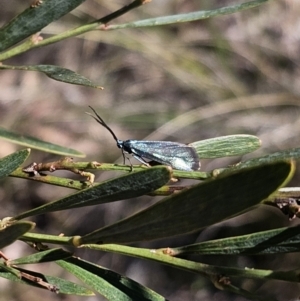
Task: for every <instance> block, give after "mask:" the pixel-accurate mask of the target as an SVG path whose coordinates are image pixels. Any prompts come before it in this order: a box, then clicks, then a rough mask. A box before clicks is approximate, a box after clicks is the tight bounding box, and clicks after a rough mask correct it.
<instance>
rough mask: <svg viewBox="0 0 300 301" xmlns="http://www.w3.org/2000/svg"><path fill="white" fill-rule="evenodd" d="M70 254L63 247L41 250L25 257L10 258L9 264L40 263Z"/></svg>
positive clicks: (63, 257)
mask: <svg viewBox="0 0 300 301" xmlns="http://www.w3.org/2000/svg"><path fill="white" fill-rule="evenodd" d="M70 256H72V254H71V253H69V252H67V251H65V250H63V249H59V248H56V249H50V250H46V251H42V252H38V253H35V254H32V255H29V256H26V257H21V258H18V259H14V260H10V261H9V264H10V265H19V264H32V263H41V262H51V261H55V260H59V259H65V258H68V257H70Z"/></svg>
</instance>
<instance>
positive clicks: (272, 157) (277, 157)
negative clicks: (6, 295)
mask: <svg viewBox="0 0 300 301" xmlns="http://www.w3.org/2000/svg"><path fill="white" fill-rule="evenodd" d="M291 159H292V160H299V159H300V148H292V149H288V150H284V151H281V152H276V153H273V154H269V155H266V156H263V157H259V158H254V159H250V160H247V161H244V162H240V163H239V164H237V165H235V166H233V167H229V168H226V169H224V172H226V173H227V172H232V171H234V170H240V169H243V168H248V167H255V166H259V165H261V164H270V163H273V162H279V161H284V160H291Z"/></svg>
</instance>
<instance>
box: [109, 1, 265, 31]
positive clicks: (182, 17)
mask: <svg viewBox="0 0 300 301" xmlns="http://www.w3.org/2000/svg"><path fill="white" fill-rule="evenodd" d="M268 1H269V0H256V1H249V2H245V3H241V4H235V5H230V6H224V7H221V8H217V9H213V10H201V11H196V12H192V13H187V14H178V15H172V16H164V17H157V18H151V19H146V20H139V21H135V22H131V23H125V24H112V25H108V26H107V27H106V30H115V29H121V28H140V27H150V26H162V25H168V24H178V23H181V22H192V21H197V20H203V19H207V18H212V17H216V16H222V15H228V14H233V13H236V12H239V11H242V10H245V9H251V8H254V7H256V6H258V5H261V4H264V3H266V2H268Z"/></svg>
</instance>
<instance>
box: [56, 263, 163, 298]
mask: <svg viewBox="0 0 300 301" xmlns="http://www.w3.org/2000/svg"><path fill="white" fill-rule="evenodd" d="M57 264H58V265H59V266H61V267H62V268H64V269H66V270H67V271H68V272H70V273H72V274H73V275H75V276H76V277H77V278H79V279H80V280H81V281H82V282H84V283H85V284H87V285H88V286H90V287H91V288H93V289H94V290H96V291H97V292H99V293H100V294H101V295H103V296H104V297H105V298H107V299H108V300H110V301H133V300H137V301H163V300H166V299H165V298H164V297H162V296H161V295H159V294H157V293H155V292H154V291H152V290H150V289H149V288H147V287H144V286H143V285H141V284H139V283H137V282H135V281H133V280H131V279H129V278H127V277H124V276H121V275H120V274H117V273H115V272H113V271H111V270H108V269H105V268H102V267H100V266H98V265H95V264H92V263H90V262H87V261H84V260H81V259H78V258H70V259H67V260H59V261H57Z"/></svg>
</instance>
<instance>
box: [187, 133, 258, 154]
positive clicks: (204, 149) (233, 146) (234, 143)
mask: <svg viewBox="0 0 300 301" xmlns="http://www.w3.org/2000/svg"><path fill="white" fill-rule="evenodd" d="M189 145H191V146H193V147H194V148H195V149H196V151H197V154H198V155H199V157H200V158H201V159H207V158H208V159H212V158H222V157H229V156H241V155H244V154H247V153H251V152H254V151H255V150H257V149H258V148H259V147H260V146H261V141H260V140H259V139H258V138H257V137H256V136H251V135H230V136H223V137H217V138H212V139H206V140H201V141H197V142H193V143H190V144H189Z"/></svg>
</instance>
